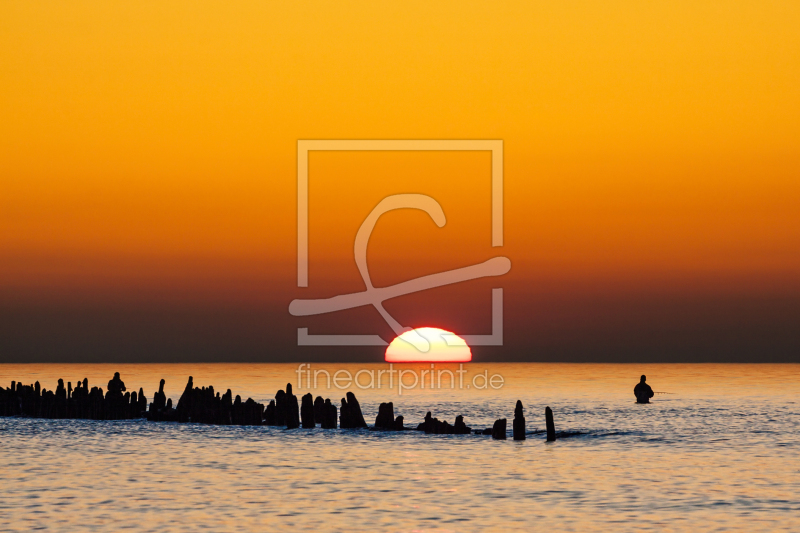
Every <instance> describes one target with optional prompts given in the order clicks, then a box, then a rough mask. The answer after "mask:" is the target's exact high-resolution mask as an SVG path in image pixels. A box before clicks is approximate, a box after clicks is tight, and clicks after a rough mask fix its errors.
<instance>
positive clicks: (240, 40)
mask: <svg viewBox="0 0 800 533" xmlns="http://www.w3.org/2000/svg"><path fill="white" fill-rule="evenodd" d="M798 28H800V3H797V2H786V1H781V2H769V1H763V2H744V1H734V0H730V1H725V2H697V1H676V2H639V1H612V2H508V3H498V2H463V1H459V2H436V3H430V2H403V3H397V4H390V3H382V2H336V3H329V2H301V3H299V2H298V3H290V2H284V3H272V2H263V1H252V2H251V1H242V2H235V3H224V2H205V1H195V0H193V1H191V2H188V1H187V2H178V1H170V2H160V1H159V2H156V1H142V2H132V3H131V2H129V3H122V2H107V1H102V2H101V1H96V2H95V1H83V0H77V1H75V2H70V3H49V2H38V1H18V0H8V1H5V2H3V3H2V4H0V362H12V361H13V362H27V361H61V362H66V361H85V362H103V361H123V360H124V361H129V362H140V361H141V362H144V361H148V362H150V361H160V362H168V361H194V360H197V361H217V360H219V361H308V360H330V361H333V360H366V361H382V360H383V352H384V349H383V348H380V347H358V348H349V347H348V348H311V347H297V346H296V337H297V328H298V327H309V331H310V332H311V333H328V334H332V333H362V334H379V335H382V336H383V337H384V338H386V339H387V340H390V339H391V338H392V332H391V330H390V329H389V327H388V326H387V325H386V323H385V322H384V321H383V320H382V319H381V317H380V316H379V315H378V313H377V312H376V311H375V310H374V309H372V308H366V307H365V308H360V309H354V310H349V311H345V312H341V313H337V314H336V315H330V316H325V317H323V316H320V317H311V318H298V317H292V316H290V315H289V313H288V305H289V302H290V301H291V300H293V299H295V298H323V297H329V296H334V295H336V294H342V293H346V292H356V291H360V290H363V289H364V286H363V282H362V281H361V278H360V276H359V273H358V271H357V269H356V266H355V263H354V261H353V240H354V238H355V234H356V231H357V230H358V227H359V225H360V224H361V222H362V221H363V220H364V218H365V217H366V216H367V214H368V213H369V212H370V210H371V209H372V208H373V207H374V206H375V205H376V204H377V203H378V202H379V201H380V200H381V199H382V198H383V197H385V196H387V195H390V194H397V193H421V194H427V195H430V196H432V197H434V198H435V199H436V200H437V201H438V202H439V203H440V204H441V206H442V208H443V209H444V211H445V214H446V216H447V224H446V225H445V226H444V227H442V228H438V227H436V225H435V224H434V223H433V222H432V221H431V220H430V218H429V217H428V216H427V215H425V214H424V213H422V212H414V211H402V212H401V211H398V212H393V213H390V214H387V215H385V216H384V217H383V218H382V219H381V221H380V222H379V223H378V225H377V227H376V229H375V232H374V233H373V236H372V240H371V241H370V248H369V266H370V273H371V275H372V279H373V281H374V283H375V284H376V286H383V285H388V284H393V283H398V282H401V281H405V280H407V279H411V278H414V277H418V276H421V275H425V274H431V273H435V272H439V271H442V270H447V269H451V268H457V267H462V266H467V265H470V264H474V263H477V262H481V261H485V260H486V259H489V258H491V257H494V256H497V255H504V256H507V257H509V258H510V259H511V262H512V269H511V272H510V273H509V274H507V275H506V276H504V277H502V278H493V279H484V280H477V281H471V282H467V283H464V284H462V285H456V286H450V287H446V288H440V289H435V290H431V291H427V292H422V293H418V294H415V295H410V296H404V297H402V298H399V299H396V300H392V301H388V302H387V303H386V308H387V309H388V310H389V311H390V312H391V313H392V314H393V316H395V318H397V319H398V320H399V321H400V322H401V323H403V325H407V326H413V327H420V326H435V327H441V328H444V329H446V330H449V331H453V332H456V333H458V334H488V333H490V329H491V315H490V304H491V288H492V287H503V289H504V296H505V324H504V329H505V343H504V346H502V347H475V348H474V349H473V350H472V353H473V357H474V360H475V361H487V360H536V361H612V360H613V361H701V360H707V361H744V360H747V361H798V360H799V358H800V31H798ZM299 139H498V140H502V141H503V150H504V160H503V163H504V179H505V195H504V201H505V214H504V225H505V239H504V241H505V245H504V246H503V247H501V248H493V247H492V246H491V156H490V153H489V152H371V153H358V152H314V153H312V154H311V156H310V159H309V258H310V259H309V286H308V288H304V289H300V288H297V277H296V272H297V262H296V253H297V246H296V244H297V230H296V207H297V198H296V188H297V181H296V178H297V141H298V140H299Z"/></svg>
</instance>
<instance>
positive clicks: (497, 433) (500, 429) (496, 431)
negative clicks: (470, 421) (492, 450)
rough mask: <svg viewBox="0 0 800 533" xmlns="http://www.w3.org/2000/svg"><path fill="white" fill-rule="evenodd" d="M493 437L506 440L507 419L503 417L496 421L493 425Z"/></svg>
mask: <svg viewBox="0 0 800 533" xmlns="http://www.w3.org/2000/svg"><path fill="white" fill-rule="evenodd" d="M492 438H493V439H497V440H506V419H505V418H501V419H499V420H495V421H494V426H492Z"/></svg>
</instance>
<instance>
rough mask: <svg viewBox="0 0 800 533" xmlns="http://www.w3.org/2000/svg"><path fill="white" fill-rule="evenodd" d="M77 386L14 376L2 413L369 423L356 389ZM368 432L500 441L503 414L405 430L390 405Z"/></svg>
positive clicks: (550, 431) (521, 426)
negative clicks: (331, 392)
mask: <svg viewBox="0 0 800 533" xmlns="http://www.w3.org/2000/svg"><path fill="white" fill-rule="evenodd" d="M77 383H78V384H77V387H76V388H75V389H73V388H72V382H69V383H67V385H66V386H65V385H64V380H63V379H59V380H58V387H57V388H56V390H55V391H49V390H46V389H44V388H42V387H41V386H40V384H39V382H38V381H37V382H36V383H35V384H31V385H23V384H22V383H20V382H16V381H12V382H11V387H10V388H2V387H0V416H20V417H31V418H56V419H90V420H122V419H134V418H147V419H148V420H150V421H153V422H182V423H186V422H194V423H200V424H218V425H267V426H280V427H285V428H287V429H295V428H299V427H303V428H314V427H317V425H319V426H320V427H322V428H323V429H336V428H337V425H338V427H339V428H341V429H358V428H369V426H368V425H367V422H366V421H365V420H364V415H363V414H362V412H361V406H360V404H359V403H358V399H357V398H356V397H355V395H354V394H353V393H352V392H348V393H347V394H346V395H345V397H344V398H342V399H341V405H340V407H339V408H338V409H337V407H336V405H334V404H333V403H332V402H331V400H330V398H328V399H323V398H322V397H321V396H317V398H316V399H314V397H313V396H312V395H311V393H308V394H305V395H304V396H303V397H302V399H301V402H300V404H299V405H298V401H297V397H296V396H295V395H294V394H293V393H292V385H291V383H287V384H286V389H285V390H283V389H282V390H279V391H278V392H277V393H276V394H275V398H274V399H273V400H270V402H269V404H267V405H266V406H265V405H263V404H261V403H258V402H256V401H254V400H253V399H252V398H248V399H247V400H245V401H242V398H241V396H239V395H237V396H236V397H235V398H234V397H233V395H232V393H231V391H230V389H228V390H227V391H226V392H225V393H224V394H222V395H221V394H220V393H219V392H215V391H214V387H213V386H209V387H195V386H194V380H193V378H192V377H191V376H190V377H189V381H188V382H187V384H186V387H185V388H184V391H183V394H181V397H180V399H179V400H178V403H177V405H176V406H173V404H172V399H167V397H166V394H165V393H164V384H165V382H164V380H163V379H162V380H161V382H160V384H159V388H158V392H156V393H155V394H154V395H153V401H152V402H150V404H149V408H148V403H147V398H146V396H145V394H144V391H143V390H142V389H141V388H140V389H139V391H138V393H137V392H135V391H134V392H128V391H127V390H126V388H125V383H124V382H123V381H122V379H121V378H120V375H119V372H117V373H115V374H114V377H113V378H112V379H111V380H110V381H109V382H108V387H107V392H106V393H105V394H104V393H103V389H102V388H101V387H92V388H91V390H90V389H89V384H88V380H87V379H83V380H82V381H78V382H77ZM337 422H338V424H337ZM545 424H546V428H547V441H551V442H552V441H555V440H556V431H555V424H554V423H553V411H552V410H551V409H550V407H547V408H545ZM369 429H375V430H384V431H404V430H411V429H415V430H418V431H424V432H425V433H427V434H452V435H466V434H473V433H474V434H480V435H491V436H492V438H494V439H501V440H502V439H505V438H506V435H507V431H506V419H505V418H501V419H498V420H496V421H495V422H494V425H493V426H492V427H491V428H486V429H483V430H474V431H473V430H472V428H469V427H467V425H466V424H465V423H464V417H463V416H457V417H456V420H455V423H454V424H453V425H450V424H449V423H448V422H447V421H444V420H439V419H437V418H434V417H433V416H431V413H430V411H429V412H428V413H427V414H426V415H425V420H424V421H423V422H422V423H421V424H419V425H417V426H416V428H413V427H406V426H405V425H404V420H403V417H402V416H397V417H395V415H394V404H393V403H392V402H386V403H381V404H380V406H379V408H378V415H377V417H376V418H375V424H374V425H373V426H372V427H371V428H369ZM512 435H513V438H514V440H525V438H526V430H525V415H524V412H523V406H522V402H521V401H519V400H517V403H516V407H515V409H514V420H513V425H512Z"/></svg>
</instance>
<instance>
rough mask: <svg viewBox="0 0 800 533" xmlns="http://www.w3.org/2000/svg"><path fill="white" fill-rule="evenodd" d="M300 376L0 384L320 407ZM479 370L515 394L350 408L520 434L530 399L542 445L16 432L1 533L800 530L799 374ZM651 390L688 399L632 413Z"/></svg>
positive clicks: (8, 368) (76, 370)
mask: <svg viewBox="0 0 800 533" xmlns="http://www.w3.org/2000/svg"><path fill="white" fill-rule="evenodd" d="M312 367H313V368H314V369H317V367H319V369H322V368H326V369H328V370H331V371H333V370H338V369H346V370H349V371H351V372H352V373H355V372H356V371H358V370H359V369H362V368H365V369H368V370H369V369H371V370H377V369H384V368H386V367H385V366H384V365H373V366H369V365H366V366H364V365H361V366H356V365H339V366H334V365H327V366H324V365H312ZM296 368H297V366H296V365H269V364H264V365H244V364H242V365H238V364H237V365H234V364H230V365H227V364H226V365H115V366H109V365H0V383H2V385H3V386H4V387H7V386H8V385H9V384H10V381H11V380H12V379H16V380H21V381H23V382H24V383H32V382H34V381H36V380H38V381H40V382H41V384H42V386H44V387H46V388H48V389H51V388H55V385H56V380H57V378H59V377H63V378H64V379H65V381H72V382H73V383H75V382H76V381H77V380H78V379H82V378H84V377H88V378H89V381H90V386H91V385H101V386H104V387H105V384H106V382H107V381H108V380H109V379H110V377H111V375H112V374H113V372H114V371H119V372H121V374H122V379H123V380H124V381H125V383H126V385H127V386H128V389H129V390H131V389H132V388H135V389H138V388H139V387H143V388H144V390H145V393H146V394H147V396H148V398H151V399H152V394H153V392H154V391H155V389H156V387H157V385H158V380H159V379H160V378H162V377H163V378H165V379H166V380H167V388H166V392H167V396H170V397H172V398H173V401H177V399H178V397H179V396H180V392H181V391H182V390H183V387H184V385H185V383H186V379H187V377H188V376H189V375H193V376H194V383H195V385H196V386H201V385H214V387H215V389H217V390H222V391H223V392H224V390H225V389H227V388H230V389H232V390H233V393H234V394H241V395H242V397H243V398H247V397H248V396H251V397H253V398H254V399H256V400H258V401H262V402H264V401H267V400H268V399H269V398H271V397H273V396H274V394H275V391H276V390H277V389H278V388H282V387H284V386H285V384H286V382H287V381H291V382H292V383H293V384H294V386H295V393H298V392H299V393H300V394H304V393H305V392H308V391H307V390H305V387H303V388H300V389H298V388H297V374H296V373H295V369H296ZM403 368H415V369H417V370H420V369H424V368H426V367H425V366H424V365H422V366H418V367H403ZM451 368H452V367H451ZM466 368H467V370H468V374H467V378H465V381H466V383H473V382H472V379H473V377H474V375H476V374H478V373H480V372H483V371H484V370H487V371H488V374H489V375H490V376H491V375H492V374H500V375H502V376H503V378H504V385H503V387H502V388H500V389H497V390H495V389H492V388H487V389H480V390H476V388H475V387H470V388H469V389H467V388H466V387H464V388H461V389H459V388H458V387H456V388H455V389H450V388H447V384H446V383H445V384H444V385H443V388H441V389H433V390H431V389H430V388H429V387H428V388H426V389H424V390H423V389H419V388H417V389H415V390H413V391H404V393H403V395H402V396H398V394H397V390H396V389H392V390H387V389H386V388H381V389H380V390H378V389H364V390H362V389H360V388H358V387H355V386H354V387H351V389H350V390H353V391H354V392H355V393H356V395H357V396H358V398H359V400H360V402H361V406H362V408H363V410H364V414H365V417H366V418H367V420H368V421H369V422H370V424H371V423H372V422H373V421H374V418H375V415H376V414H377V409H378V403H379V402H380V401H393V402H394V403H395V414H401V415H403V416H404V417H405V420H406V425H412V424H413V425H416V424H417V423H419V422H420V421H421V420H422V417H423V416H424V413H425V411H427V410H431V411H432V412H433V415H434V416H437V417H438V418H440V419H447V420H448V421H449V422H451V423H452V422H453V418H454V417H455V416H456V415H458V414H463V415H464V416H465V421H466V422H467V425H470V426H472V427H473V428H484V427H486V426H490V425H491V423H492V422H493V421H494V420H495V419H496V418H501V417H506V418H508V419H509V431H510V429H511V424H510V423H511V418H513V408H514V403H515V401H516V400H517V399H521V400H522V402H523V404H524V405H525V410H526V418H527V429H528V431H529V433H530V434H529V435H528V439H527V440H525V441H523V442H514V441H512V440H507V441H493V440H491V439H490V438H489V437H484V436H476V435H469V436H434V435H424V434H420V433H418V432H411V431H409V432H403V433H383V432H375V431H353V430H321V429H314V430H302V429H298V430H291V431H286V430H281V429H276V428H268V427H220V426H201V425H196V424H183V425H179V424H171V423H158V424H157V423H148V422H145V421H119V422H93V421H67V420H33V419H15V418H0V443H2V447H1V448H0V472H1V473H2V474H1V475H0V496H1V497H0V530H2V531H30V530H35V529H47V530H51V531H122V530H132V531H158V532H170V531H204V530H205V531H215V532H216V531H305V530H312V531H483V530H504V531H515V530H519V531H531V530H542V531H547V530H551V531H592V530H602V531H612V530H613V531H628V530H637V531H641V530H655V531H734V530H736V531H744V530H747V531H780V530H783V531H800V404H798V393H800V365H635V366H634V365H566V364H565V365H558V364H550V365H546V364H493V365H479V364H472V365H468V366H467V367H466ZM641 373H646V374H647V375H648V382H649V383H651V385H652V386H653V388H654V389H655V390H657V391H666V392H670V393H672V394H663V395H657V396H656V398H655V400H654V402H653V403H652V404H651V405H637V404H636V403H634V401H633V400H634V398H633V393H632V389H633V386H634V385H635V384H636V382H637V381H638V377H639V374H641ZM367 377H368V376H367V375H362V378H363V380H362V381H361V383H366V382H367ZM476 383H481V381H480V380H479V381H478V382H476ZM384 387H385V385H384ZM313 392H314V395H315V396H316V395H317V394H320V395H322V396H324V397H331V399H333V400H337V401H336V403H337V404H338V403H339V402H338V398H340V397H341V396H342V395H343V391H339V390H335V389H332V390H326V389H325V388H321V389H318V390H316V391H313ZM298 396H299V395H298ZM546 405H549V406H550V407H552V409H553V411H554V413H555V421H556V429H557V430H558V431H568V432H575V433H578V434H577V435H574V436H571V437H568V438H562V439H559V440H558V441H557V442H555V443H549V444H546V443H545V442H544V438H543V435H542V434H541V432H540V431H541V430H542V429H543V426H544V407H545V406H546Z"/></svg>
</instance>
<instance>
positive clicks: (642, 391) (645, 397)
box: [633, 376, 653, 403]
mask: <svg viewBox="0 0 800 533" xmlns="http://www.w3.org/2000/svg"><path fill="white" fill-rule="evenodd" d="M645 381H647V376H642V378H641V379H640V380H639V383H638V384H637V385H636V386H635V387H634V388H633V393H634V394H635V395H636V403H650V398H652V397H653V389H651V388H650V385H648V384H647V383H645Z"/></svg>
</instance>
